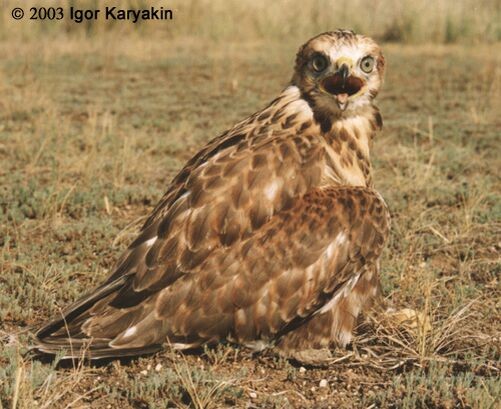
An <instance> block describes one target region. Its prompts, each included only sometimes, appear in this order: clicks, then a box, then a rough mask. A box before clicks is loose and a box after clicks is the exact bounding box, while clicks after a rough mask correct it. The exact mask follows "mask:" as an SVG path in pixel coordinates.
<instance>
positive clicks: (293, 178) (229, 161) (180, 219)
mask: <svg viewBox="0 0 501 409" xmlns="http://www.w3.org/2000/svg"><path fill="white" fill-rule="evenodd" d="M239 130H241V131H242V132H238V131H239ZM296 131H297V129H296V128H294V129H290V128H289V129H286V130H273V129H270V127H267V126H266V125H263V126H262V127H260V128H259V129H256V128H255V127H249V126H247V124H245V123H244V124H243V125H241V126H240V127H236V128H235V129H234V130H233V131H232V132H230V133H228V134H225V135H223V136H222V137H220V138H216V139H215V140H213V141H212V142H211V143H209V145H208V146H207V147H206V148H205V149H203V150H202V151H201V152H200V153H199V154H197V155H196V156H195V157H194V158H193V159H192V160H191V161H190V162H189V163H188V164H187V166H186V167H185V168H184V169H183V170H182V171H181V172H180V173H179V174H178V176H177V177H176V178H175V179H174V181H173V183H172V184H171V186H170V188H169V190H168V192H167V194H166V195H165V196H164V199H163V200H162V202H161V205H160V206H158V207H157V208H156V209H155V211H154V213H153V216H152V217H151V218H150V219H149V220H148V222H147V223H146V224H145V226H144V228H143V230H142V231H141V232H140V234H139V236H138V237H137V239H136V240H135V241H134V242H133V243H132V244H131V245H130V246H129V248H128V249H127V250H126V252H125V253H124V255H123V256H122V257H121V259H120V260H119V263H118V265H117V268H116V269H115V271H114V273H113V274H112V275H111V276H110V277H109V278H108V279H107V280H106V282H105V283H104V284H103V285H102V286H100V287H99V288H98V289H96V290H95V291H94V292H93V293H92V294H90V295H88V296H87V297H84V298H83V299H81V300H79V301H77V302H76V303H75V304H73V305H70V306H69V307H68V308H66V309H65V310H64V311H63V312H62V316H61V317H59V318H58V319H56V320H55V321H52V322H51V323H49V324H48V325H46V326H44V327H43V328H42V329H41V330H40V331H39V332H38V337H39V338H44V337H47V336H50V335H51V334H54V333H57V334H58V336H63V333H64V332H66V333H70V334H72V335H79V336H82V334H80V332H81V324H82V323H83V322H84V320H85V319H87V318H88V317H89V314H91V313H92V314H96V315H99V312H98V311H99V308H101V307H102V308H104V306H108V305H109V306H110V307H112V308H118V309H124V308H132V307H136V306H138V305H140V304H141V303H142V302H143V301H145V300H146V299H148V298H149V297H151V296H152V295H153V294H155V293H157V292H158V291H159V290H160V289H163V288H165V287H167V286H169V285H171V284H172V283H173V282H175V281H177V280H178V279H180V278H181V277H183V276H184V275H186V274H190V273H193V272H194V271H195V270H196V268H197V267H198V266H200V265H201V263H203V262H204V260H206V259H207V258H208V257H210V254H211V253H212V252H213V251H215V250H216V249H218V248H229V247H231V246H232V245H233V244H234V243H235V242H237V241H242V240H244V239H245V238H248V237H250V236H252V235H253V234H254V233H255V232H256V231H257V230H258V229H259V228H260V227H261V226H262V225H263V224H265V223H266V222H267V221H269V220H270V219H271V218H272V217H273V215H274V214H276V213H277V212H278V211H280V210H282V209H286V208H288V207H290V206H292V205H293V204H294V199H295V198H296V197H298V196H300V195H302V194H304V193H305V192H306V191H307V190H308V189H310V188H311V186H314V185H317V184H318V183H319V181H320V177H321V172H322V168H323V148H322V147H321V146H319V145H318V144H315V143H313V135H311V134H309V135H308V134H307V135H301V134H300V133H297V132H296ZM117 283H119V284H117ZM110 288H113V291H111V293H110V291H109V289H110ZM92 305H94V307H93V308H92V311H90V309H89V308H90V307H91V306H92ZM98 307H99V308H98ZM72 323H74V324H75V326H73V325H71V324H72ZM58 331H59V332H58Z"/></svg>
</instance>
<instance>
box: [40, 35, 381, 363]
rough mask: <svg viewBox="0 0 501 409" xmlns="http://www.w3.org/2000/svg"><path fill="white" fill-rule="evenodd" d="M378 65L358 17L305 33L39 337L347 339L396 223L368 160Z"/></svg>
mask: <svg viewBox="0 0 501 409" xmlns="http://www.w3.org/2000/svg"><path fill="white" fill-rule="evenodd" d="M384 66H385V60H384V57H383V54H382V53H381V50H380V48H379V46H378V45H377V44H376V43H375V42H374V41H373V40H372V39H370V38H369V37H366V36H363V35H358V34H355V33H354V32H352V31H348V30H336V31H331V32H326V33H322V34H320V35H318V36H316V37H314V38H312V39H310V40H309V41H308V42H306V43H305V44H304V45H303V46H302V47H300V49H299V51H298V53H297V56H296V60H295V67H294V73H293V76H292V80H291V81H290V83H289V85H288V86H287V87H286V88H285V89H284V90H283V91H282V92H281V93H280V94H279V95H278V97H277V98H275V99H274V100H273V101H272V102H271V103H270V104H268V105H267V106H266V107H265V108H264V109H262V110H261V111H258V112H256V113H255V114H253V115H251V116H250V117H248V118H247V119H244V120H243V121H241V122H239V123H237V124H236V125H234V126H233V127H232V128H230V129H229V130H227V131H226V132H224V133H223V134H221V135H220V136H218V137H216V138H214V139H212V140H211V141H210V142H209V143H207V145H206V146H205V147H203V148H202V149H201V150H200V151H199V152H198V153H197V154H196V155H195V156H193V157H192V158H191V159H190V160H189V161H188V162H187V163H186V165H185V166H184V167H183V168H182V169H181V170H180V171H179V173H178V174H177V175H176V176H175V177H174V179H173V180H172V181H171V182H170V184H169V185H168V187H167V192H166V193H165V195H164V196H163V198H162V199H161V200H160V202H159V203H158V205H157V206H156V207H155V209H154V210H153V212H152V213H151V215H150V216H149V218H148V219H147V221H146V222H145V224H144V226H143V227H142V229H141V231H140V232H139V235H138V236H137V238H136V239H135V240H134V241H133V242H132V244H131V245H130V246H129V247H128V248H127V250H126V251H125V252H124V254H123V255H122V256H121V257H120V258H119V260H118V262H117V264H116V267H115V268H114V271H113V273H112V274H111V275H110V276H109V277H108V278H107V279H106V280H105V281H104V282H103V283H102V284H101V285H100V286H98V287H97V288H96V289H94V290H93V291H92V292H90V293H89V294H87V295H86V296H84V297H83V298H81V299H79V300H77V301H76V302H74V303H73V304H71V305H69V306H68V307H67V308H65V309H64V310H63V311H62V312H61V314H60V316H58V317H56V318H55V319H54V320H53V321H51V322H49V323H47V324H45V325H43V327H42V328H41V329H39V330H38V332H37V333H36V338H37V341H36V345H35V349H36V350H37V351H38V352H39V353H45V354H53V355H54V354H63V355H64V356H65V357H82V355H81V354H82V353H83V355H84V356H85V357H86V358H92V359H99V358H105V357H122V356H134V355H142V354H146V353H152V352H155V351H158V350H160V349H162V348H163V347H166V346H169V347H171V348H176V349H190V348H197V347H200V346H202V345H205V344H215V343H218V342H230V343H235V344H238V345H243V346H246V347H249V348H253V349H254V350H261V349H263V348H276V350H278V351H280V352H283V353H285V354H289V353H290V354H291V355H293V354H294V353H296V352H299V353H300V352H301V351H304V350H319V349H325V348H330V347H333V346H336V345H341V346H345V345H346V344H348V343H349V342H350V341H351V339H352V334H353V330H354V326H355V325H356V322H357V317H358V316H359V315H360V313H361V312H363V311H364V310H367V308H369V306H370V305H371V303H372V302H373V300H374V299H375V298H376V296H377V294H378V291H379V277H378V273H379V261H378V259H379V257H380V255H381V252H382V249H383V246H384V243H385V240H386V238H387V236H388V229H389V212H388V209H387V206H386V204H385V202H384V200H383V198H382V197H381V195H380V194H379V193H378V192H377V191H376V190H375V189H374V186H373V180H372V170H371V162H370V147H371V144H372V142H373V139H374V136H375V134H376V133H377V131H378V130H379V129H380V128H381V127H382V120H381V115H380V113H379V110H378V109H377V108H376V106H375V105H374V102H373V100H374V98H375V97H376V95H377V93H378V91H379V89H380V86H381V84H382V79H383V72H384ZM61 351H65V352H61ZM82 351H84V352H82Z"/></svg>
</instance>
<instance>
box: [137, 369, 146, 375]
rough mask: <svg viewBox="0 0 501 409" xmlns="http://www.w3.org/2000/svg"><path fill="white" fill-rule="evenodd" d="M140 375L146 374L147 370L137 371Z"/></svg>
mask: <svg viewBox="0 0 501 409" xmlns="http://www.w3.org/2000/svg"><path fill="white" fill-rule="evenodd" d="M139 373H140V374H141V375H148V371H147V370H146V369H145V370H144V371H141V372H139Z"/></svg>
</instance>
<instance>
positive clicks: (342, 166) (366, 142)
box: [320, 107, 381, 186]
mask: <svg viewBox="0 0 501 409" xmlns="http://www.w3.org/2000/svg"><path fill="white" fill-rule="evenodd" d="M380 118H381V117H380V115H379V111H378V110H377V108H375V107H370V109H366V110H363V111H360V113H358V114H357V115H353V116H348V117H346V118H343V117H342V118H338V119H336V120H335V121H333V122H332V126H331V128H330V129H329V130H326V131H325V132H323V133H322V135H323V137H324V140H325V146H326V153H327V155H326V172H325V175H326V176H325V179H326V180H325V183H336V184H337V183H339V184H349V185H355V186H372V183H373V182H372V166H371V161H370V148H371V145H372V140H373V138H374V135H375V133H376V131H377V130H378V129H380V128H381V119H380ZM320 127H321V126H320Z"/></svg>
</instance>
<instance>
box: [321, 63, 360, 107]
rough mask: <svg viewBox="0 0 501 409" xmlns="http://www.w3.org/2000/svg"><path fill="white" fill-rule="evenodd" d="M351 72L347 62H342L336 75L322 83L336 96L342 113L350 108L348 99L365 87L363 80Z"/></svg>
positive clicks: (326, 89) (325, 88) (327, 90)
mask: <svg viewBox="0 0 501 409" xmlns="http://www.w3.org/2000/svg"><path fill="white" fill-rule="evenodd" d="M350 71H351V70H350V66H349V65H348V64H347V63H346V62H342V63H341V64H340V65H339V68H338V70H337V71H336V72H335V73H334V74H332V75H330V76H328V77H327V78H325V79H324V80H323V81H322V87H323V88H324V90H325V91H326V92H328V93H329V94H331V95H333V96H334V99H335V100H336V103H337V105H338V107H339V109H340V110H341V111H344V110H345V109H346V107H347V106H348V98H349V97H350V96H352V95H354V94H356V93H357V92H358V91H360V89H361V88H362V86H363V82H362V80H361V79H360V78H358V77H355V76H353V75H350Z"/></svg>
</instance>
